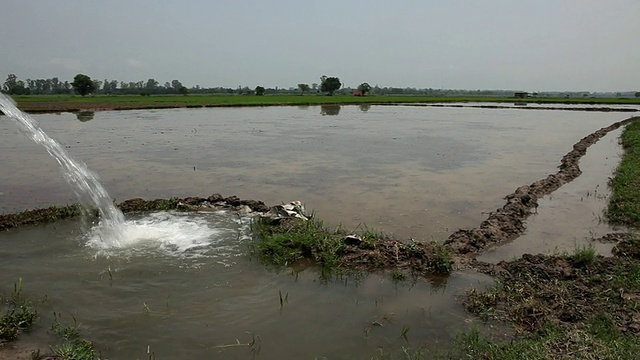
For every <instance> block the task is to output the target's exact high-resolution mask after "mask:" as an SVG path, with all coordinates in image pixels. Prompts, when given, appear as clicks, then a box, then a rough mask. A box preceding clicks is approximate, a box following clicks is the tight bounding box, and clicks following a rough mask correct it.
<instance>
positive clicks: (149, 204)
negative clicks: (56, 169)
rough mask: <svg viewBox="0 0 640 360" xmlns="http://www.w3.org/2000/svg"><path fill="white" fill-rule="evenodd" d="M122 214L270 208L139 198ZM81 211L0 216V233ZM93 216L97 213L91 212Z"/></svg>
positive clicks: (227, 201) (218, 198) (233, 199)
mask: <svg viewBox="0 0 640 360" xmlns="http://www.w3.org/2000/svg"><path fill="white" fill-rule="evenodd" d="M116 206H117V207H118V208H120V210H121V211H122V212H123V213H125V214H126V213H134V212H149V211H162V210H182V211H203V210H223V209H224V210H233V211H240V212H245V213H249V212H257V213H263V212H267V211H269V209H271V207H269V206H267V205H265V203H264V202H262V201H257V200H243V199H240V198H238V197H237V196H234V195H232V196H228V197H223V196H222V195H220V194H213V195H211V196H209V197H207V198H202V197H193V196H192V197H186V198H177V197H176V198H170V199H155V200H144V199H140V198H135V199H129V200H125V201H123V202H121V203H119V204H117V205H116ZM81 214H82V209H81V207H80V206H79V205H75V204H74V205H66V206H50V207H48V208H42V209H32V210H25V211H21V212H18V213H12V214H0V231H1V230H9V229H11V228H15V227H18V226H22V225H37V224H46V223H51V222H54V221H58V220H62V219H68V218H73V217H77V216H80V215H81ZM94 215H95V216H97V212H94Z"/></svg>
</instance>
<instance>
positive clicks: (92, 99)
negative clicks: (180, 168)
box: [14, 94, 640, 111]
mask: <svg viewBox="0 0 640 360" xmlns="http://www.w3.org/2000/svg"><path fill="white" fill-rule="evenodd" d="M14 99H15V100H16V102H17V103H18V106H19V107H20V108H21V109H23V110H25V111H65V110H66V111H71V110H79V109H110V108H111V109H116V108H154V107H156V108H163V107H209V106H273V105H302V106H304V105H320V104H362V103H364V104H390V103H440V102H504V103H549V104H559V103H562V104H567V103H570V104H640V98H563V97H557V98H554V97H536V98H527V99H522V98H515V97H505V96H427V95H367V96H351V95H335V96H326V95H305V96H301V95H276V94H274V95H264V96H256V95H246V96H244V95H215V94H207V95H190V96H180V95H154V96H137V95H95V96H85V97H81V96H72V95H21V96H14Z"/></svg>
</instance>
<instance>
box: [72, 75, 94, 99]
mask: <svg viewBox="0 0 640 360" xmlns="http://www.w3.org/2000/svg"><path fill="white" fill-rule="evenodd" d="M71 86H73V90H75V91H76V92H77V93H78V94H80V95H82V96H85V95H87V94H90V93H92V92H93V91H95V90H96V84H95V83H94V82H93V81H92V80H91V78H90V77H88V76H87V75H84V74H78V75H76V76H75V77H74V78H73V82H72V83H71Z"/></svg>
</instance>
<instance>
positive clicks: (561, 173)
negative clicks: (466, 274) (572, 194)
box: [445, 117, 640, 257]
mask: <svg viewBox="0 0 640 360" xmlns="http://www.w3.org/2000/svg"><path fill="white" fill-rule="evenodd" d="M639 119H640V117H632V118H629V119H626V120H622V121H619V122H616V123H614V124H611V125H609V126H607V127H604V128H602V129H600V130H598V131H596V132H594V133H592V134H589V135H588V136H586V137H584V138H582V139H581V140H580V141H578V142H577V143H576V144H575V145H573V149H572V150H571V151H569V152H568V153H567V154H566V155H565V156H564V157H563V158H562V160H561V163H560V166H559V170H558V172H557V173H555V174H551V175H549V176H547V177H546V178H544V179H541V180H538V181H535V182H533V183H531V184H530V185H524V186H521V187H519V188H517V189H516V190H515V191H514V192H513V193H511V194H509V195H507V196H506V197H505V199H506V200H507V202H506V204H505V205H504V206H503V207H502V208H500V209H497V210H495V211H493V212H491V213H490V214H489V217H488V218H487V219H486V220H485V221H483V222H482V223H481V224H480V226H478V227H476V228H474V229H470V230H464V229H461V230H458V231H456V232H454V233H453V234H451V235H450V236H449V238H448V239H447V240H446V241H445V244H446V245H447V246H449V247H450V248H451V249H452V250H453V252H454V253H456V254H459V255H465V256H467V257H473V256H475V255H476V254H478V253H479V252H480V251H482V250H485V249H486V248H488V247H491V246H496V245H500V244H504V243H506V242H508V241H512V240H514V239H515V238H516V237H518V236H520V235H521V234H522V233H523V232H524V230H525V226H524V221H525V220H526V219H527V217H529V215H531V213H532V210H533V209H535V208H537V206H538V199H539V198H540V197H541V196H544V195H548V194H550V193H552V192H553V191H555V190H557V189H558V188H559V187H560V186H562V185H563V184H566V183H568V182H570V181H572V180H574V179H575V178H577V177H578V176H580V174H581V173H582V171H581V170H580V166H579V162H580V158H582V156H584V155H585V154H586V152H587V148H588V147H589V146H591V145H593V144H595V143H596V142H597V141H598V140H600V139H601V138H602V137H604V136H605V135H606V134H608V133H609V132H610V131H613V130H615V129H618V128H619V127H621V126H624V125H627V124H629V123H631V122H633V121H636V120H639Z"/></svg>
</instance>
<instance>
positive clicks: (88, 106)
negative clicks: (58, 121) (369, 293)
mask: <svg viewBox="0 0 640 360" xmlns="http://www.w3.org/2000/svg"><path fill="white" fill-rule="evenodd" d="M446 101H448V100H446V99H436V100H433V101H431V102H438V103H437V104H430V103H429V102H419V101H418V102H414V101H411V100H410V99H408V100H407V101H403V102H398V101H395V100H394V101H389V102H384V101H379V100H378V101H371V102H366V101H362V100H360V101H336V102H321V103H315V102H309V103H244V104H243V103H238V104H221V103H193V102H152V101H149V102H142V101H140V102H138V101H134V102H126V101H99V100H96V101H29V102H22V103H18V107H19V108H20V110H22V111H25V112H28V113H60V112H72V113H75V112H81V111H113V110H145V109H179V108H211V107H265V106H301V105H302V106H320V105H369V106H370V105H391V106H407V105H411V106H430V107H460V108H461V107H469V108H481V109H514V107H513V106H504V105H461V104H442V103H441V102H446ZM452 101H453V100H452ZM486 101H488V102H491V99H487V100H486ZM455 102H459V100H456V101H455ZM496 102H498V103H499V102H505V101H496ZM515 103H517V104H522V105H526V104H527V102H517V101H516V102H515ZM535 103H544V102H535ZM565 104H580V103H572V102H566V103H565ZM593 104H597V102H594V103H593ZM516 109H523V110H566V111H596V112H637V111H638V110H637V109H630V108H612V107H607V106H599V107H572V108H567V107H559V106H552V105H550V106H536V107H526V106H519V107H517V108H516ZM0 114H2V112H0Z"/></svg>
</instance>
